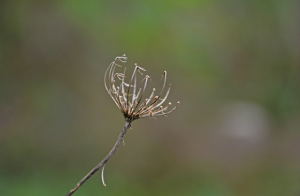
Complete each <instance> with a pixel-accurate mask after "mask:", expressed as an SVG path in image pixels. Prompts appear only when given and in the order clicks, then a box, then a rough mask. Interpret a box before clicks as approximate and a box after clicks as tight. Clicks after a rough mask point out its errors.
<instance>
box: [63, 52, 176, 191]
mask: <svg viewBox="0 0 300 196" xmlns="http://www.w3.org/2000/svg"><path fill="white" fill-rule="evenodd" d="M126 60H127V57H126V56H125V55H123V56H120V57H116V58H115V60H114V61H113V62H112V63H111V64H110V65H109V66H108V68H107V70H106V72H105V76H104V84H105V89H106V90H107V92H108V94H109V95H110V97H111V98H112V99H113V101H114V102H115V104H116V105H117V106H118V108H119V109H120V110H121V112H122V114H123V116H124V118H125V125H124V127H123V129H122V131H121V133H120V135H119V137H118V140H117V142H116V143H115V145H114V146H113V148H112V149H111V151H110V152H109V153H108V155H107V156H106V157H105V158H104V159H103V160H102V161H101V162H100V163H99V164H98V165H96V167H94V168H93V169H92V170H91V171H90V172H89V173H88V174H87V175H86V176H85V177H84V178H83V179H82V180H80V181H79V182H78V183H77V184H76V186H75V187H74V188H73V189H71V190H70V191H69V192H68V194H67V195H66V196H68V195H72V194H73V193H74V192H75V191H76V190H77V189H78V188H79V187H80V186H81V185H82V184H83V183H84V182H85V181H86V180H87V179H89V178H90V177H91V176H92V175H93V174H94V173H95V172H96V171H98V170H99V169H100V168H101V167H102V166H103V167H102V175H101V176H102V182H103V185H104V186H106V185H105V183H104V177H103V172H104V166H105V163H106V162H107V161H108V160H109V159H110V157H111V156H112V155H113V154H114V153H115V152H116V150H117V148H118V147H119V145H120V143H121V142H122V141H123V142H124V140H123V137H124V135H125V134H126V132H127V130H128V129H129V128H130V127H131V123H132V121H134V120H137V119H140V118H146V117H157V116H166V115H167V114H169V113H171V112H173V111H174V110H175V109H176V108H177V106H178V105H179V101H178V102H177V104H176V106H175V107H174V108H172V109H171V110H168V109H169V107H170V105H171V103H170V102H169V103H168V104H167V105H166V106H163V103H164V102H165V101H166V100H167V97H168V95H169V92H170V89H171V85H170V86H169V88H168V90H167V92H166V93H165V95H164V96H163V97H162V93H163V91H164V89H165V86H166V79H167V72H166V71H164V74H163V77H162V79H163V86H162V89H161V91H160V93H159V94H158V95H156V96H154V94H155V88H153V90H152V93H151V94H150V96H149V97H147V98H146V99H144V100H143V96H144V93H145V90H146V87H147V83H148V81H149V80H151V78H150V76H148V75H146V76H145V77H144V79H143V80H142V82H144V85H143V86H142V88H139V90H137V74H138V73H137V72H139V73H140V74H141V75H143V73H142V71H146V70H145V69H144V68H142V67H139V66H137V65H136V66H135V69H134V71H133V74H132V76H131V79H130V81H129V83H126V82H125V72H126V68H125V69H124V72H123V73H116V72H115V71H116V67H121V65H119V64H118V63H120V62H121V63H125V62H126ZM116 80H117V82H116ZM124 144H125V143H124Z"/></svg>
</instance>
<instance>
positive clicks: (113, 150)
mask: <svg viewBox="0 0 300 196" xmlns="http://www.w3.org/2000/svg"><path fill="white" fill-rule="evenodd" d="M130 123H131V122H129V121H125V125H124V127H123V129H122V131H121V133H120V135H119V137H118V140H117V142H116V143H115V145H114V147H113V148H112V149H111V151H110V152H109V153H108V155H107V156H106V157H105V158H104V159H103V160H102V161H101V162H100V163H99V164H98V165H96V167H94V168H93V169H92V170H91V171H90V172H89V173H88V174H87V175H86V176H84V178H82V180H80V181H79V182H78V183H77V184H76V186H75V187H74V188H73V189H71V190H70V191H69V192H68V194H66V196H69V195H72V194H73V193H74V192H75V191H76V190H77V189H78V188H79V187H80V186H81V185H82V184H83V183H84V182H85V181H87V179H89V178H90V177H91V176H92V175H93V174H94V173H96V171H98V170H99V169H100V168H101V167H102V166H103V165H104V164H105V163H106V162H107V161H108V160H109V159H110V158H111V157H112V156H113V155H114V154H115V152H116V150H117V148H118V147H119V145H120V143H121V142H122V141H123V137H124V135H125V133H126V132H127V130H128V129H129V127H130Z"/></svg>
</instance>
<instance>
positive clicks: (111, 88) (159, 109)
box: [104, 54, 179, 122]
mask: <svg viewBox="0 0 300 196" xmlns="http://www.w3.org/2000/svg"><path fill="white" fill-rule="evenodd" d="M126 60H127V57H126V56H125V54H124V55H123V56H120V57H116V58H115V60H114V61H113V62H112V63H111V64H110V65H109V66H108V68H107V70H106V72H105V76H104V84H105V88H106V90H107V92H108V94H109V95H110V97H111V98H112V99H113V101H114V102H115V104H116V105H117V106H118V108H119V109H120V110H121V112H122V113H123V115H124V117H125V120H126V121H129V122H132V121H133V120H136V119H139V118H145V117H156V116H165V115H166V114H169V113H171V112H173V111H174V110H175V109H176V108H177V106H178V105H179V101H178V102H177V104H176V106H175V107H174V108H173V109H171V110H168V108H169V107H170V105H171V102H169V103H168V104H167V106H163V103H164V102H165V101H166V100H167V97H168V95H169V92H170V89H171V85H170V86H169V88H168V90H167V92H166V94H165V95H164V96H163V97H162V93H163V90H164V88H165V85H166V79H167V72H166V71H164V74H163V80H164V83H163V87H162V89H161V91H160V93H159V94H158V95H154V94H155V88H153V90H152V93H151V94H150V96H149V97H147V98H145V99H144V100H143V96H144V92H145V90H146V87H147V83H148V81H149V80H151V78H150V76H148V75H146V76H145V78H144V79H143V80H142V81H144V85H143V86H142V88H139V89H138V90H137V81H136V80H137V77H136V75H137V72H139V73H140V74H141V75H143V73H142V71H146V70H145V69H144V68H142V67H139V66H137V65H136V66H135V69H134V71H133V74H132V76H131V79H130V81H129V83H127V82H125V81H124V80H125V71H126V68H125V69H124V72H123V73H116V72H115V70H116V67H117V66H118V67H121V66H120V65H119V64H117V63H119V62H122V63H125V62H126ZM116 80H117V81H118V82H116Z"/></svg>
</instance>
